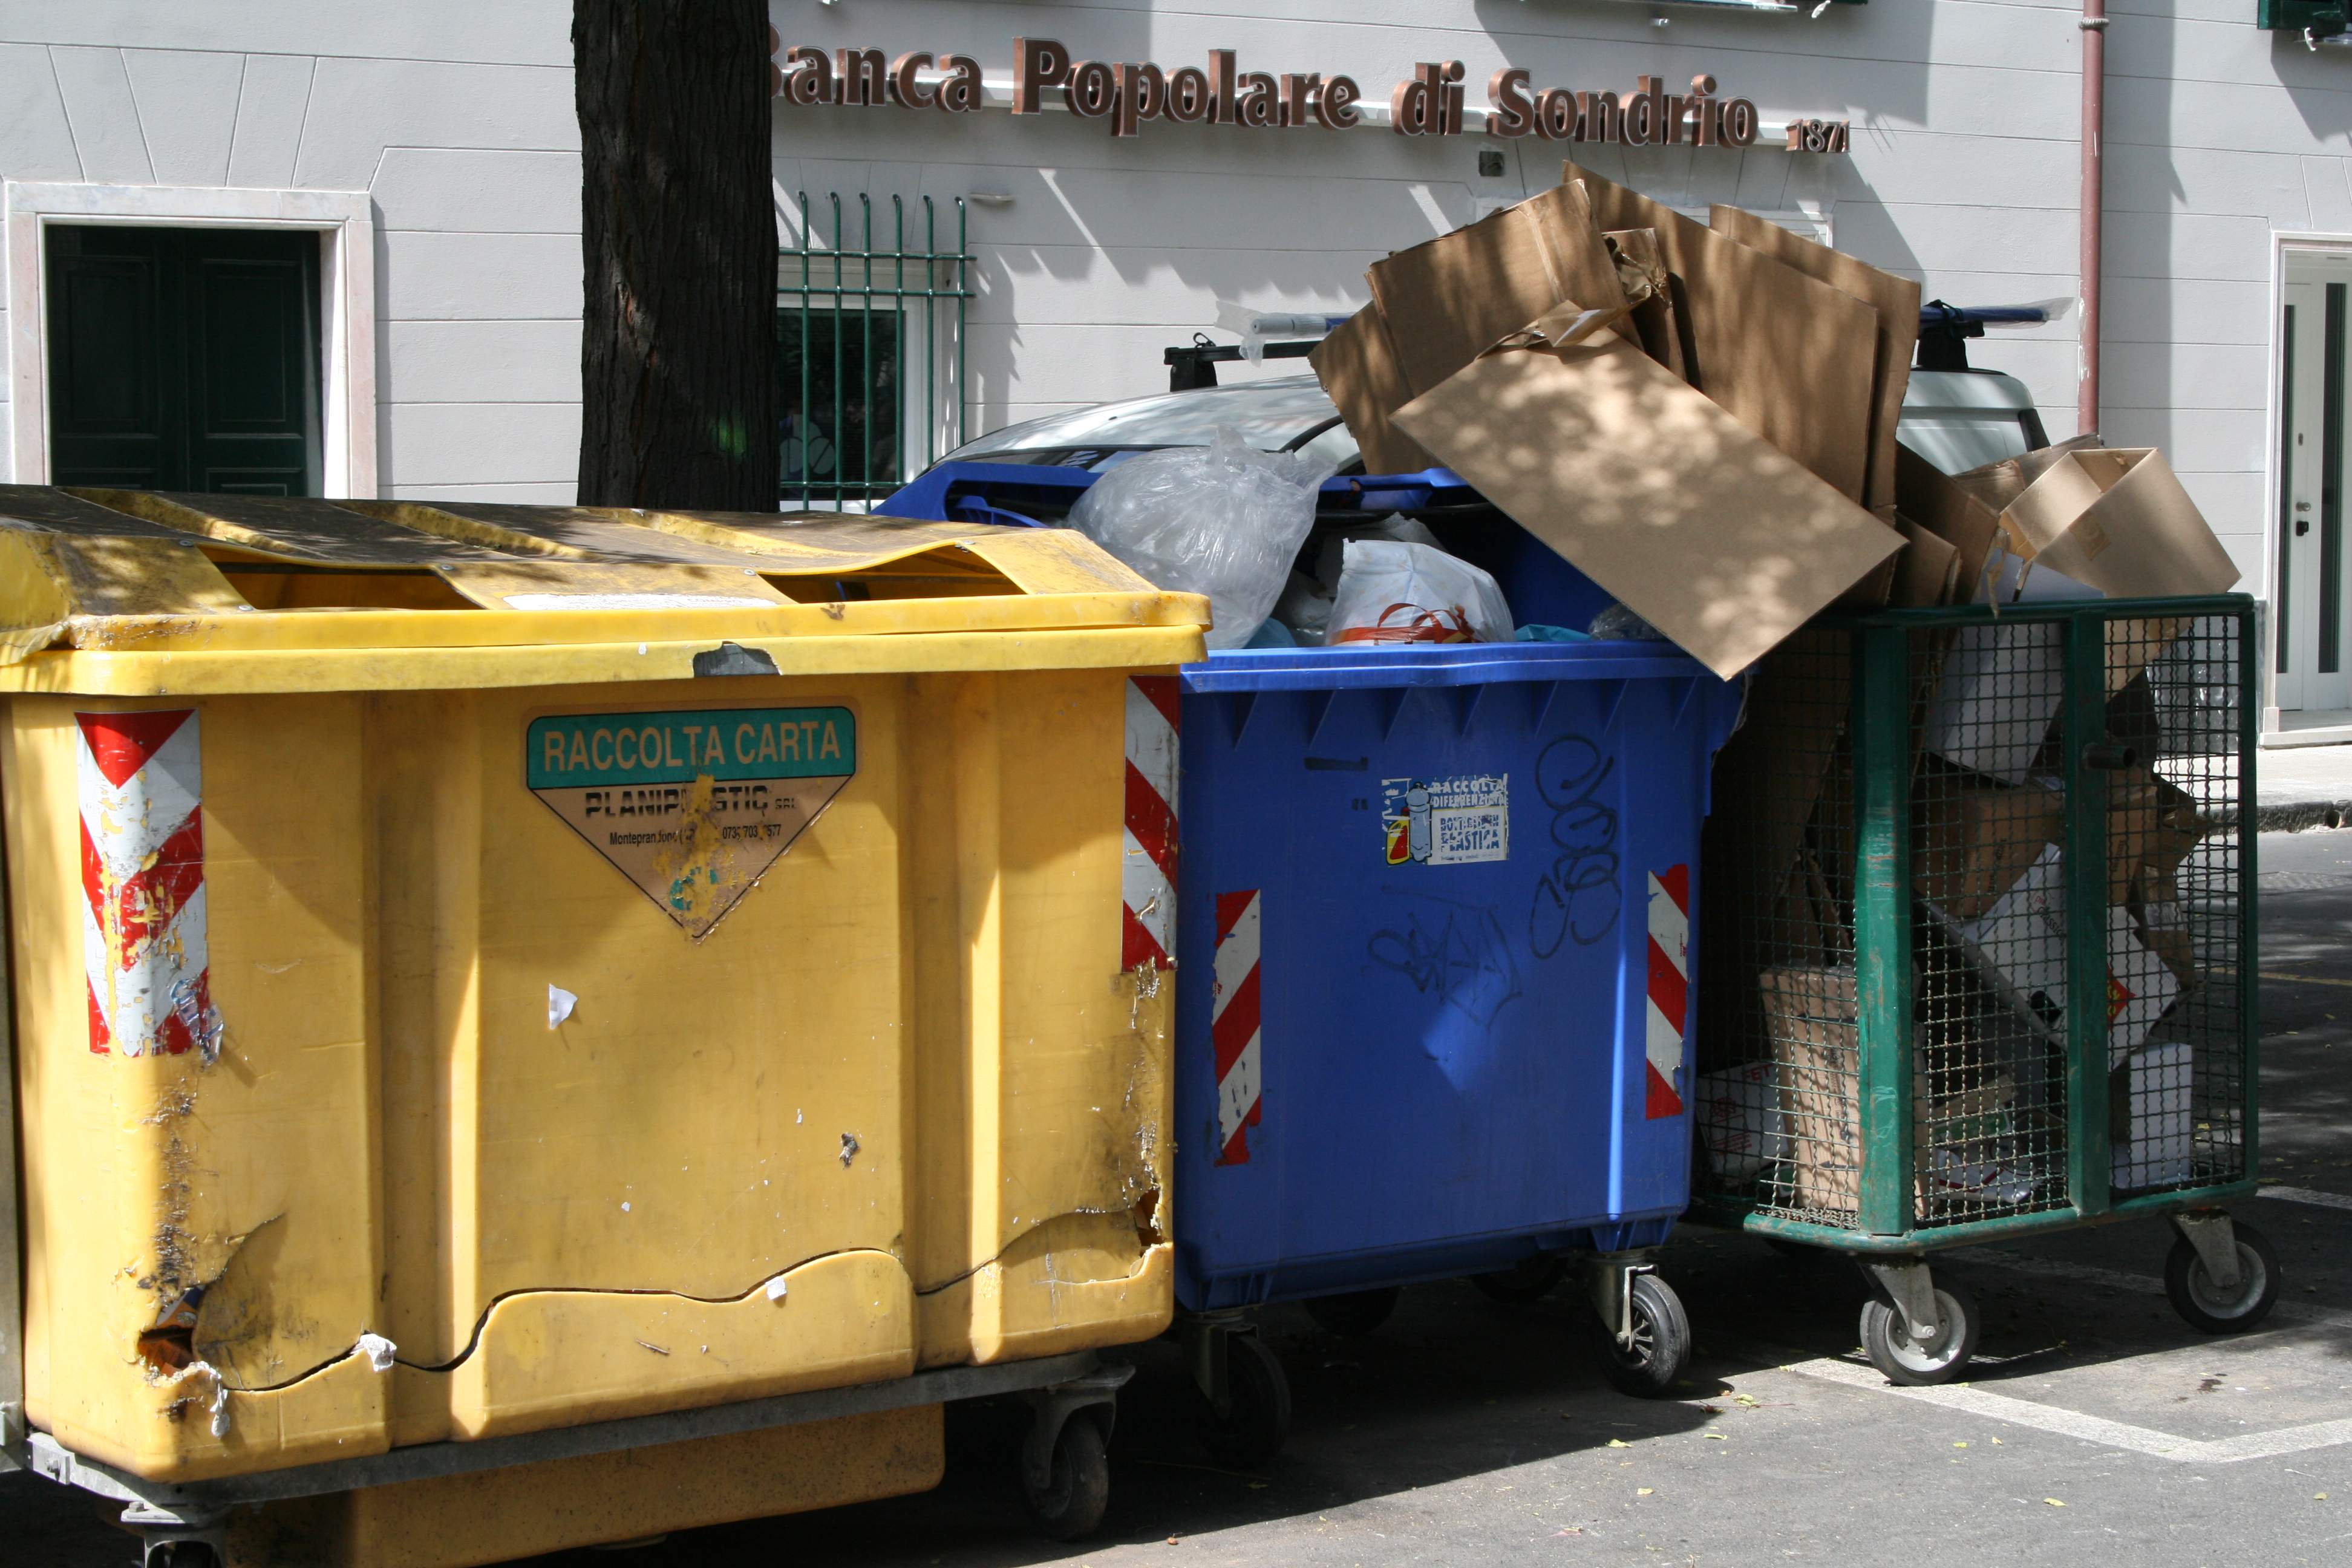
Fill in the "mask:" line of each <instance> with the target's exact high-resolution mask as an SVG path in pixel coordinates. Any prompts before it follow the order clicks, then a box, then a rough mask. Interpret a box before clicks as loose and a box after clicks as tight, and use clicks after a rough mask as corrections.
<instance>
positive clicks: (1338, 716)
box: [1175, 643, 1737, 1310]
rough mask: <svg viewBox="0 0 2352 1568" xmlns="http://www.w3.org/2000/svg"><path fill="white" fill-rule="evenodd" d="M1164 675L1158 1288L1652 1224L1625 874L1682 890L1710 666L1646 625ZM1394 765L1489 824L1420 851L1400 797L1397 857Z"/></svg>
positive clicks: (1681, 1183)
mask: <svg viewBox="0 0 2352 1568" xmlns="http://www.w3.org/2000/svg"><path fill="white" fill-rule="evenodd" d="M1184 683H1185V696H1184V705H1183V760H1184V776H1183V784H1182V794H1181V807H1180V811H1179V818H1178V820H1179V823H1180V827H1181V843H1182V851H1181V862H1180V864H1181V893H1180V901H1179V905H1178V909H1179V921H1178V932H1177V948H1178V951H1177V973H1176V984H1177V1053H1176V1054H1177V1091H1176V1105H1177V1146H1178V1155H1177V1167H1178V1178H1177V1193H1176V1204H1175V1212H1176V1215H1177V1220H1176V1240H1177V1254H1178V1260H1179V1269H1178V1281H1177V1290H1178V1295H1179V1298H1180V1299H1181V1300H1182V1301H1183V1302H1184V1304H1185V1305H1186V1306H1187V1307H1190V1308H1192V1309H1194V1310H1201V1309H1205V1308H1212V1307H1225V1306H1238V1305H1243V1304H1245V1303H1247V1302H1250V1301H1255V1300H1279V1299H1283V1298H1286V1297H1293V1296H1307V1295H1315V1294H1319V1293H1323V1292H1326V1291H1332V1290H1342V1289H1367V1288H1370V1287H1373V1286H1379V1285H1388V1284H1400V1283H1404V1282H1407V1281H1410V1280H1413V1279H1425V1278H1431V1277H1434V1276H1441V1275H1448V1274H1459V1273H1465V1272H1475V1271H1478V1270H1480V1269H1486V1268H1504V1267H1507V1266H1508V1265H1509V1264H1510V1263H1512V1262H1514V1261H1517V1259H1519V1258H1525V1257H1527V1256H1528V1255H1529V1254H1530V1253H1533V1252H1535V1251H1538V1250H1541V1249H1548V1248H1558V1247H1593V1246H1603V1245H1611V1244H1613V1245H1615V1246H1630V1245H1649V1244H1651V1243H1654V1242H1655V1241H1656V1240H1660V1239H1663V1237H1664V1234H1665V1232H1666V1229H1667V1227H1668V1226H1669V1225H1670V1224H1671V1222H1672V1220H1673V1218H1674V1217H1675V1215H1679V1214H1680V1213H1681V1212H1682V1210H1683V1208H1684V1207H1685V1205H1686V1204H1687V1202H1688V1200H1689V1192H1690V1159H1691V1155H1690V1137H1691V1131H1690V1118H1689V1115H1688V1113H1687V1112H1686V1111H1685V1113H1683V1114H1680V1115H1669V1116H1662V1117H1652V1116H1651V1115H1650V1114H1649V1109H1650V1107H1649V1097H1648V1094H1647V1091H1646V1076H1647V1075H1646V1063H1647V1054H1646V1041H1647V1031H1648V1000H1647V994H1648V976H1649V963H1650V959H1649V899H1650V896H1651V876H1652V873H1657V874H1659V875H1661V876H1668V875H1670V874H1671V873H1673V872H1674V871H1675V868H1681V869H1682V875H1683V877H1684V878H1685V879H1687V886H1688V888H1689V889H1690V896H1691V898H1692V899H1693V900H1696V897H1697V885H1696V879H1697V860H1698V835H1699V824H1700V820H1701V817H1702V816H1703V815H1704V811H1705V799H1706V781H1707V771H1708V766H1709V763H1710V762H1711V761H1712V758H1713V753H1714V751H1715V748H1716V747H1717V745H1719V744H1720V743H1721V742H1722V741H1723V739H1724V737H1725V735H1726V733H1727V731H1728V730H1729V727H1730V724H1731V722H1732V720H1733V717H1734V715H1735V712H1736V710H1737V693H1736V689H1734V688H1732V687H1729V686H1727V685H1726V684H1725V683H1723V682H1721V681H1718V680H1717V679H1715V678H1714V677H1713V676H1712V675H1709V674H1708V673H1707V672H1706V670H1705V669H1704V668H1701V667H1700V666H1699V665H1698V664H1697V663H1696V661H1694V660H1692V659H1690V658H1686V657H1685V656H1684V655H1682V654H1680V653H1678V652H1676V651H1675V650H1673V649H1671V648H1668V647H1664V646H1662V645H1659V644H1654V643H1647V644H1644V643H1585V644H1566V645H1562V644H1552V645H1484V646H1471V647H1460V648H1389V649H1384V650H1381V651H1380V652H1378V653H1366V652H1363V651H1351V650H1347V649H1330V650H1318V649H1299V650H1266V651H1263V652H1241V653H1235V654H1218V655H1215V656H1213V657H1212V658H1210V659H1209V661H1208V662H1207V664H1205V665H1196V666H1192V667H1190V668H1188V669H1187V670H1186V671H1185V674H1184ZM1412 784H1424V785H1433V786H1435V787H1436V789H1437V790H1438V791H1439V792H1440V794H1439V795H1438V797H1437V798H1439V799H1440V800H1444V799H1453V800H1457V801H1465V802H1468V803H1470V805H1471V806H1472V807H1473V808H1484V812H1483V815H1484V816H1486V817H1488V818H1491V819H1492V820H1491V824H1490V823H1489V822H1487V821H1484V820H1481V821H1477V822H1475V826H1477V827H1478V828H1479V829H1480V832H1479V833H1478V835H1477V836H1476V837H1475V839H1472V840H1467V841H1464V842H1458V843H1455V844H1454V845H1452V846H1450V847H1448V846H1441V845H1438V844H1435V843H1428V844H1423V845H1419V846H1416V844H1415V843H1414V842H1413V839H1414V834H1413V829H1412V820H1411V818H1412V812H1411V811H1410V809H1409V807H1408V808H1407V809H1406V810H1405V812H1404V814H1403V815H1404V816H1405V829H1404V834H1405V838H1406V842H1405V844H1404V845H1403V847H1402V849H1403V853H1404V856H1405V858H1404V859H1403V860H1402V863H1398V862H1396V861H1395V860H1394V859H1393V858H1392V856H1393V854H1394V853H1395V851H1393V850H1392V849H1391V841H1392V838H1393V837H1394V836H1393V834H1392V833H1391V830H1390V829H1389V828H1388V827H1387V826H1385V823H1386V820H1387V818H1388V817H1389V816H1391V814H1392V812H1393V811H1394V810H1395V808H1396V807H1397V806H1398V805H1400V803H1401V802H1409V801H1410V799H1411V796H1410V794H1409V786H1410V785H1412ZM1448 790H1451V791H1452V794H1451V795H1447V794H1445V793H1444V792H1446V791H1448ZM1469 815H1470V816H1473V817H1474V818H1476V817H1479V816H1481V815H1482V813H1481V811H1480V810H1478V809H1473V810H1472V811H1471V812H1470V813H1469ZM1490 826H1491V827H1492V828H1496V829H1499V831H1490V830H1489V828H1490ZM1416 847H1419V848H1421V849H1422V850H1423V852H1425V853H1428V854H1430V855H1431V856H1432V858H1430V859H1428V860H1423V859H1416V858H1413V855H1414V851H1415V849H1416ZM1451 857H1464V858H1451ZM1441 861H1444V862H1445V863H1440V862H1441ZM1252 893H1255V899H1256V912H1257V930H1258V939H1259V957H1258V963H1257V966H1256V978H1255V996H1256V1005H1257V1009H1258V1011H1257V1023H1258V1030H1257V1034H1258V1038H1257V1047H1256V1048H1257V1069H1258V1096H1257V1100H1256V1104H1257V1120H1256V1121H1255V1124H1251V1125H1245V1126H1243V1127H1241V1128H1240V1129H1239V1137H1238V1138H1237V1139H1232V1140H1229V1139H1227V1138H1226V1137H1224V1136H1223V1132H1224V1131H1225V1129H1224V1127H1223V1124H1222V1123H1221V1121H1220V1114H1219V1099H1218V1084H1217V1070H1216V1069H1217V1061H1216V1055H1217V1052H1216V1039H1215V1034H1216V1028H1215V1022H1216V1017H1217V1014H1218V1012H1219V994H1218V983H1219V980H1220V977H1221V975H1222V977H1223V981H1224V983H1225V984H1226V985H1227V986H1228V987H1229V988H1231V989H1234V990H1236V991H1237V990H1238V989H1239V987H1240V986H1241V985H1242V984H1246V981H1245V980H1244V977H1243V976H1241V975H1239V974H1236V973H1230V971H1231V969H1232V967H1233V966H1232V965H1231V964H1230V963H1223V964H1221V963H1219V962H1218V946H1219V942H1218V939H1219V934H1220V927H1221V924H1223V925H1230V926H1236V928H1237V927H1238V922H1237V921H1236V919H1235V914H1234V911H1235V910H1236V909H1237V908H1238V907H1240V901H1241V900H1245V899H1246V898H1247V897H1248V895H1250V894H1252ZM1692 907H1694V908H1695V907H1696V904H1695V902H1694V904H1693V906H1692ZM1694 924H1695V922H1694ZM1689 1072H1690V1068H1688V1066H1687V1065H1685V1067H1684V1068H1682V1069H1681V1072H1680V1076H1679V1079H1678V1081H1677V1082H1676V1083H1675V1086H1674V1087H1675V1089H1678V1090H1680V1091H1681V1092H1682V1093H1683V1094H1684V1095H1685V1096H1687V1094H1688V1092H1689V1089H1690V1085H1689V1081H1688V1079H1689ZM1612 1226H1626V1227H1627V1228H1624V1229H1622V1230H1612V1229H1610V1228H1609V1227H1612Z"/></svg>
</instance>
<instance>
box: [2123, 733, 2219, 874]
mask: <svg viewBox="0 0 2352 1568" xmlns="http://www.w3.org/2000/svg"><path fill="white" fill-rule="evenodd" d="M2210 831H2211V826H2210V824H2208V823H2207V822H2206V821H2205V819H2204V818H2203V817H2202V816H2200V815H2199V813H2198V810H2197V797H2196V796H2194V795H2190V794H2189V792H2188V791H2187V790H2184V789H2182V788H2180V787H2179V785H2178V784H2172V783H2170V782H2169V781H2168V780H2166V779H2163V778H2159V777H2158V776H2157V773H2156V770H2155V769H2153V768H2150V767H2147V766H2146V765H2144V764H2143V765H2141V766H2137V767H2132V768H2126V770H2124V771H2123V772H2122V773H2116V774H2115V775H2114V776H2113V777H2111V778H2110V779H2108V781H2107V901H2108V902H2109V903H2111V904H2124V903H2129V902H2131V901H2133V900H2134V899H2135V898H2136V897H2137V896H2138V894H2137V891H2136V889H2140V888H2151V889H2161V890H2166V891H2168V890H2169V889H2171V887H2172V881H2173V875H2174V873H2175V872H2177V871H2179V869H2180V863H2181V862H2182V861H2183V860H2186V859H2187V858H2189V853H2190V851H2192V850H2194V849H2195V848H2196V847H2197V846H2198V845H2199V844H2200V843H2202V842H2203V841H2204V838H2205V835H2206V834H2207V833H2209V832H2210Z"/></svg>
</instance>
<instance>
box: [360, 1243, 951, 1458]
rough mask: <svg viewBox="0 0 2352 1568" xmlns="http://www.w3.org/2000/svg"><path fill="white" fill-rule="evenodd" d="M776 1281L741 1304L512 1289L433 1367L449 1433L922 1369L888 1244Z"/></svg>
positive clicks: (480, 1433) (871, 1379)
mask: <svg viewBox="0 0 2352 1568" xmlns="http://www.w3.org/2000/svg"><path fill="white" fill-rule="evenodd" d="M774 1284H775V1285H777V1286H781V1287H782V1294H780V1295H775V1296H771V1295H770V1293H769V1292H770V1289H771V1286H769V1285H767V1284H762V1285H759V1286H755V1287H754V1288H753V1289H751V1291H750V1292H749V1293H747V1294H746V1295H744V1296H743V1297H742V1298H741V1299H740V1300H733V1301H698V1300H692V1299H690V1298H687V1297H682V1296H671V1295H631V1296H611V1295H593V1294H586V1293H579V1292H567V1293H561V1294H558V1293H547V1292H542V1293H537V1294H526V1295H520V1296H511V1297H509V1298H507V1299H506V1300H501V1301H500V1302H499V1304H498V1305H497V1306H496V1307H493V1308H492V1309H491V1310H490V1313H489V1316H488V1319H487V1320H486V1321H484V1323H483V1325H482V1337H481V1343H480V1345H479V1346H478V1347H477V1348H476V1349H475V1350H474V1351H473V1352H471V1353H470V1354H468V1355H467V1357H466V1359H465V1360H464V1361H463V1362H462V1363H459V1364H458V1366H457V1368H456V1369H455V1370H454V1371H452V1372H450V1373H436V1374H434V1375H435V1376H436V1377H440V1378H446V1380H447V1381H448V1383H449V1384H450V1387H449V1390H448V1397H449V1401H450V1408H451V1409H452V1411H453V1413H454V1419H453V1431H454V1433H455V1435H457V1436H465V1437H488V1436H503V1435H505V1434H507V1433H510V1432H529V1431H536V1430H540V1429H541V1428H544V1427H548V1426H578V1425H580V1424H581V1423H583V1422H587V1421H611V1420H618V1419H620V1418H621V1417H623V1416H628V1415H654V1414H656V1413H658V1412H661V1411H666V1410H684V1409H688V1408H691V1407H693V1406H696V1405H715V1404H719V1403H720V1402H722V1401H726V1400H734V1399H766V1398H769V1397H772V1396H773V1395H775V1394H797V1393H800V1392H802V1391H803V1390H805V1389H811V1388H832V1387H839V1386H842V1385H844V1384H858V1383H877V1382H880V1381H882V1380H883V1379H886V1378H897V1377H904V1376H906V1375H907V1374H908V1373H911V1372H912V1371H914V1369H915V1352H914V1348H913V1343H912V1327H913V1322H914V1300H913V1294H912V1292H911V1291H910V1290H909V1289H908V1283H907V1271H906V1269H905V1268H903V1267H901V1266H900V1264H899V1262H898V1259H897V1258H894V1257H892V1256H891V1255H890V1254H888V1253H887V1252H879V1253H877V1252H851V1253H842V1254H838V1255H836V1256H835V1257H832V1258H820V1259H818V1260H817V1261H815V1262H814V1263H809V1264H804V1265H803V1266H802V1267H800V1268H795V1269H793V1270H792V1271H791V1272H789V1273H787V1274H783V1275H780V1276H778V1277H777V1279H776V1280H775V1281H774ZM418 1392H419V1393H420V1394H421V1393H422V1392H423V1391H422V1390H421V1389H420V1390H418ZM406 1394H407V1389H406V1387H405V1386H404V1392H403V1396H404V1398H405V1397H406Z"/></svg>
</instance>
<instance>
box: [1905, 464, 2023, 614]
mask: <svg viewBox="0 0 2352 1568" xmlns="http://www.w3.org/2000/svg"><path fill="white" fill-rule="evenodd" d="M1895 510H1897V511H1898V512H1899V513H1901V515H1902V516H1903V517H1904V518H1905V519H1907V520H1908V521H1911V522H1914V523H1916V524H1917V525H1918V526H1919V527H1921V528H1924V529H1926V530H1927V531H1928V532H1929V533H1932V534H1934V535H1935V536H1936V537H1937V538H1938V539H1941V540H1942V541H1944V542H1946V543H1947V544H1949V545H1951V546H1952V547H1953V550H1954V552H1956V555H1957V557H1958V584H1957V585H1956V587H1955V590H1954V597H1953V600H1952V602H1953V603H1954V604H1959V605H1973V604H1975V603H1977V602H1978V601H1979V599H1981V598H1983V597H1984V595H1985V563H1986V562H1987V561H1988V560H1989V559H1990V558H1991V557H1992V555H1993V553H1994V552H1995V551H1996V550H1998V549H1999V548H2000V540H2001V531H2000V512H1999V510H1996V509H1994V508H1993V507H1990V506H1988V505H1986V504H1985V502H1984V501H1983V500H1981V499H1979V496H1978V495H1977V494H1976V493H1975V492H1973V491H1971V490H1969V489H1966V488H1964V487H1963V486H1961V485H1960V483H1959V482H1958V480H1956V479H1952V478H1951V477H1950V476H1949V475H1948V474H1946V473H1944V472H1943V471H1942V470H1941V469H1939V468H1937V467H1936V465H1935V464H1933V463H1931V462H1929V461H1928V460H1927V458H1923V457H1921V456H1919V454H1918V453H1916V452H1914V451H1913V450H1912V449H1911V448H1910V447H1906V446H1903V445H1902V444H1900V443H1899V442H1898V443H1897V444H1896V446H1895Z"/></svg>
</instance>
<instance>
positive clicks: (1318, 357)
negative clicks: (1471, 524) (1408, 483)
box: [1307, 305, 1436, 474]
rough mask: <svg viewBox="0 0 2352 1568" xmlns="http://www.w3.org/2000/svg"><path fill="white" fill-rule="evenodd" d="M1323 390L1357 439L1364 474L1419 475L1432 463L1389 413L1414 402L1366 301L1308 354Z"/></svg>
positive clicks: (1377, 312) (1377, 315)
mask: <svg viewBox="0 0 2352 1568" xmlns="http://www.w3.org/2000/svg"><path fill="white" fill-rule="evenodd" d="M1307 363H1308V364H1311V365H1313V366H1314V367H1315V374H1316V376H1317V378H1318V380H1320V381H1321V382H1322V383H1323V390H1324V391H1325V392H1327V393H1329V394H1330V395H1331V402H1332V404H1333V405H1335V406H1337V407H1338V409H1339V417H1340V419H1341V420H1343V421H1344V422H1345V423H1346V425H1347V426H1348V434H1349V435H1350V436H1353V437H1355V438H1356V446H1357V447H1358V448H1359V449H1360V451H1361V452H1362V453H1363V456H1364V471H1365V472H1366V473H1368V474H1417V473H1419V472H1421V470H1422V469H1423V468H1433V467H1435V466H1436V464H1435V459H1433V458H1431V457H1430V455H1429V454H1428V453H1426V452H1424V451H1423V450H1422V449H1421V447H1419V446H1418V445H1417V444H1415V442H1414V441H1413V439H1412V437H1410V436H1408V435H1406V434H1405V433H1404V432H1403V431H1402V430H1400V429H1398V428H1397V427H1396V426H1395V425H1393V424H1391V422H1390V419H1389V416H1390V415H1391V414H1393V413H1395V412H1396V411H1397V410H1398V409H1400V408H1402V407H1403V406H1404V405H1406V404H1407V403H1410V402H1411V401H1412V388H1411V387H1409V386H1407V385H1406V384H1405V379H1404V370H1403V368H1402V366H1400V365H1399V364H1398V363H1397V357H1396V346H1395V345H1394V344H1393V343H1391V342H1390V341H1389V329H1388V322H1387V321H1386V320H1385V319H1383V318H1382V316H1381V308H1380V307H1379V306H1378V305H1367V306H1365V307H1364V308H1363V309H1362V310H1359V311H1357V312H1356V313H1355V314H1354V315H1352V316H1350V317H1349V318H1348V320H1347V321H1345V322H1344V323H1342V324H1341V326H1340V328H1339V331H1335V332H1333V333H1332V334H1331V335H1330V336H1329V337H1327V338H1325V339H1324V340H1323V341H1322V342H1319V343H1318V344H1316V345H1315V351H1314V352H1313V353H1310V354H1308V355H1307Z"/></svg>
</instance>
